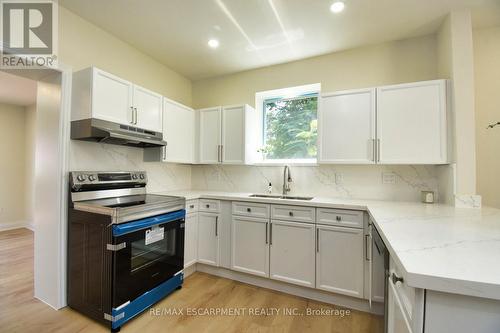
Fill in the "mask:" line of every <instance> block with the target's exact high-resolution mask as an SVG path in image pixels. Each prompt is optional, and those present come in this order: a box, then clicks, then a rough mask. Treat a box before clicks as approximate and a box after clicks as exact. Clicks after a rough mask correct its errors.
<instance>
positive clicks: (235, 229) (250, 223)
mask: <svg viewBox="0 0 500 333" xmlns="http://www.w3.org/2000/svg"><path fill="white" fill-rule="evenodd" d="M268 228H269V220H268V219H262V218H251V217H238V216H233V219H232V225H231V269H233V270H235V271H240V272H244V273H249V274H254V275H258V276H263V277H269V239H268Z"/></svg>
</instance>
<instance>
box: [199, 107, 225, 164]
mask: <svg viewBox="0 0 500 333" xmlns="http://www.w3.org/2000/svg"><path fill="white" fill-rule="evenodd" d="M199 112H200V114H199V117H200V126H199V131H200V146H199V149H200V158H199V161H200V163H201V164H216V163H220V160H221V157H220V153H221V147H220V146H221V144H220V142H221V135H222V133H221V118H222V109H221V108H220V107H215V108H208V109H201V110H199Z"/></svg>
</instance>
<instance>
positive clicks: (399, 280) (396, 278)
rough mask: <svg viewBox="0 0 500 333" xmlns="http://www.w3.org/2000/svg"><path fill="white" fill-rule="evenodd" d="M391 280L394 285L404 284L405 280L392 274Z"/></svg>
mask: <svg viewBox="0 0 500 333" xmlns="http://www.w3.org/2000/svg"><path fill="white" fill-rule="evenodd" d="M391 280H392V284H396V283H398V282H401V283H403V282H404V279H403V278H402V277H399V276H397V275H396V273H392V275H391Z"/></svg>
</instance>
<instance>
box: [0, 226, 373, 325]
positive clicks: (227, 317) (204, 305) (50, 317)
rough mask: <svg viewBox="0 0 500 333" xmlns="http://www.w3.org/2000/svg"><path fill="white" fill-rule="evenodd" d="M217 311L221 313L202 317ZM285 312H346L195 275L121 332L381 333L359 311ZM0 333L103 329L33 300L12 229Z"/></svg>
mask: <svg viewBox="0 0 500 333" xmlns="http://www.w3.org/2000/svg"><path fill="white" fill-rule="evenodd" d="M217 309H218V311H222V310H225V311H226V313H222V314H221V313H219V314H215V313H212V314H210V313H205V311H216V310H217ZM286 309H290V311H295V313H297V314H301V313H303V314H306V311H308V310H307V309H316V310H321V309H323V310H324V311H325V310H330V311H331V310H339V311H340V310H344V311H345V310H346V309H341V308H337V307H334V306H331V305H328V304H324V303H320V302H316V301H310V300H307V299H304V298H300V297H296V296H291V295H287V294H283V293H279V292H275V291H271V290H267V289H263V288H258V287H254V286H250V285H246V284H243V283H240V282H235V281H232V280H228V279H224V278H220V277H215V276H211V275H208V274H204V273H199V272H197V273H195V274H193V275H191V276H189V277H188V278H187V279H186V280H185V283H184V287H183V288H182V289H181V290H179V291H176V292H174V293H173V294H172V295H170V296H169V297H167V298H165V299H164V300H163V301H161V302H159V303H158V304H156V305H155V306H154V307H153V310H150V311H146V312H144V313H143V314H142V315H140V316H139V317H137V318H135V319H134V320H132V321H131V322H130V323H128V324H126V325H125V326H124V327H123V328H122V332H124V333H127V332H141V333H147V332H167V331H168V332H189V333H192V332H335V333H351V332H352V333H362V332H369V333H378V332H382V325H383V320H382V318H381V317H379V316H374V315H370V314H367V313H363V312H358V311H350V313H349V314H348V315H347V314H345V313H344V316H340V315H335V313H333V314H332V315H325V314H324V315H320V314H318V315H293V312H292V313H291V314H284V313H283V312H284V311H285V310H286ZM266 310H267V311H268V315H266V313H262V311H266ZM195 311H196V312H198V315H194V312H195ZM230 311H233V312H236V311H240V315H239V316H238V315H234V314H235V313H230ZM277 311H279V313H278V314H276V312H277ZM181 312H182V313H181ZM200 312H202V313H200ZM250 312H252V313H250ZM271 312H272V313H271ZM0 332H37V333H42V332H92V333H94V332H109V331H108V330H107V329H106V328H105V327H103V326H101V325H100V324H97V323H95V322H94V321H92V320H90V319H87V318H86V317H84V316H82V315H80V314H78V313H77V312H75V311H73V310H71V309H69V308H65V309H62V310H60V311H56V310H54V309H52V308H51V307H50V306H48V305H46V304H45V303H43V302H41V301H39V300H37V299H35V298H33V233H32V232H31V231H30V230H27V229H16V230H10V231H3V232H0Z"/></svg>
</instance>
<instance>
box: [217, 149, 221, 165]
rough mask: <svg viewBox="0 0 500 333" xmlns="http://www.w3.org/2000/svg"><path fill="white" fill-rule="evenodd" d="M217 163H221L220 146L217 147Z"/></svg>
mask: <svg viewBox="0 0 500 333" xmlns="http://www.w3.org/2000/svg"><path fill="white" fill-rule="evenodd" d="M217 162H218V163H220V145H217Z"/></svg>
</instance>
